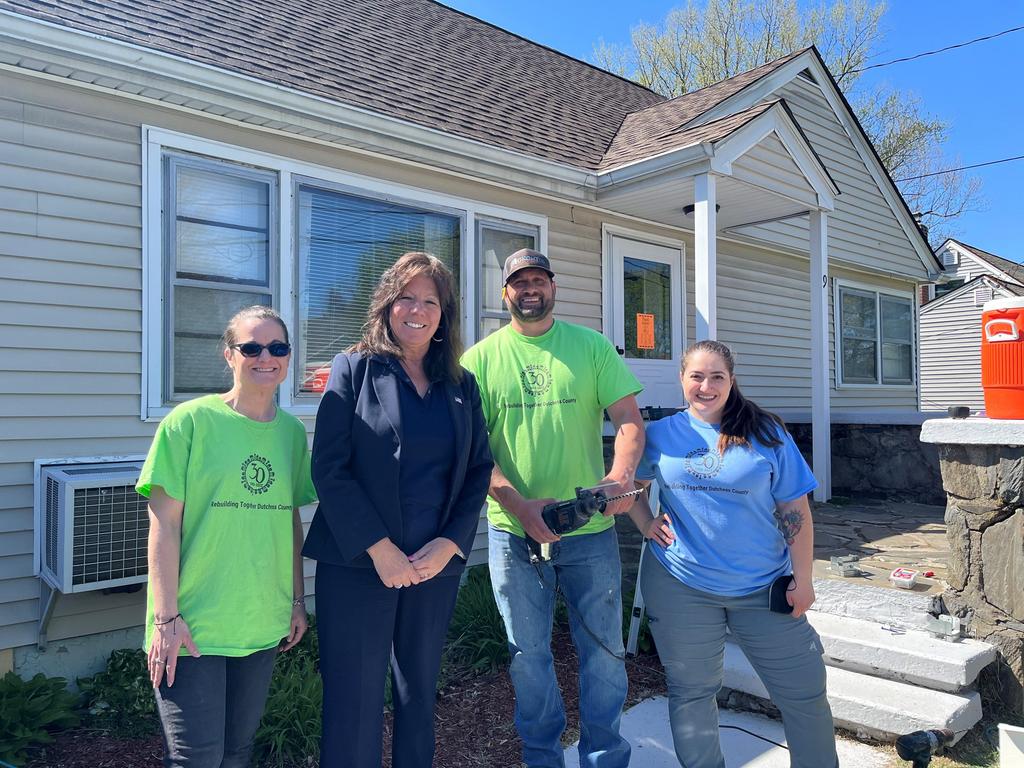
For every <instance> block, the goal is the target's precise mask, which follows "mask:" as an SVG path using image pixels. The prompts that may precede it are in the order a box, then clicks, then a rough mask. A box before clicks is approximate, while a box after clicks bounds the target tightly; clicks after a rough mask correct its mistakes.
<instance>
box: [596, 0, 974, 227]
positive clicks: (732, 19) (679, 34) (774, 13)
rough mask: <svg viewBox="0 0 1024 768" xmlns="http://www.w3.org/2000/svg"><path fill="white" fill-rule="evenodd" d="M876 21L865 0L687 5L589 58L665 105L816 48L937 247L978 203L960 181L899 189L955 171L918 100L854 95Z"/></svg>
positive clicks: (879, 12)
mask: <svg viewBox="0 0 1024 768" xmlns="http://www.w3.org/2000/svg"><path fill="white" fill-rule="evenodd" d="M884 14H885V3H883V2H869V0H833V2H832V4H831V5H825V4H824V3H823V2H822V3H821V4H818V5H813V6H806V7H803V8H801V7H799V6H798V3H797V0H706V2H705V3H703V4H702V5H697V4H695V3H694V0H688V2H687V4H686V5H685V6H684V7H681V8H677V9H675V10H672V11H670V12H669V13H668V15H667V16H666V17H665V19H664V21H663V22H662V23H660V24H657V25H655V24H647V23H641V24H638V25H636V26H635V27H633V28H632V29H631V30H630V33H631V43H630V45H628V46H621V45H611V44H608V43H605V42H604V41H603V40H602V41H600V42H599V43H598V44H597V46H595V49H594V59H595V61H596V63H597V64H598V65H599V66H601V67H604V68H605V69H608V70H610V71H612V72H615V73H617V74H620V75H623V76H625V77H629V78H631V79H633V80H635V81H636V82H638V83H640V84H641V85H645V86H647V87H648V88H651V89H652V90H654V91H657V92H658V93H661V94H664V95H665V96H669V97H673V96H680V95H682V94H684V93H689V92H690V91H693V90H696V89H698V88H703V87H705V86H708V85H712V84H713V83H717V82H719V81H721V80H724V79H726V78H728V77H732V76H733V75H737V74H739V73H741V72H745V71H746V70H749V69H753V68H754V67H757V66H759V65H761V64H764V63H766V62H769V61H773V60H775V59H778V58H780V57H782V56H785V55H787V54H789V53H791V52H793V51H796V50H799V49H800V48H805V47H808V46H810V45H815V46H817V48H818V51H819V52H820V53H821V55H822V58H823V59H824V60H825V63H826V64H827V65H828V68H829V70H830V71H831V73H832V76H833V77H834V78H835V79H836V82H837V83H838V85H839V87H840V88H841V89H842V90H843V91H844V93H845V94H846V96H847V99H848V100H849V101H850V103H851V104H852V105H853V108H854V111H855V112H856V113H857V115H858V117H859V118H860V121H861V124H862V125H863V126H864V130H865V132H866V133H867V134H868V136H869V137H870V138H871V140H872V142H873V143H874V145H875V149H876V150H877V151H878V154H879V156H880V158H881V159H882V162H883V163H884V164H885V166H886V168H887V169H888V170H889V173H890V174H891V176H892V177H893V179H896V180H897V183H898V186H899V188H900V191H901V192H902V193H903V196H904V197H905V198H906V200H907V203H908V205H909V206H910V209H911V210H912V211H915V212H920V213H921V217H922V223H924V224H925V225H926V226H928V228H929V232H930V233H931V238H932V240H933V242H941V240H942V239H944V235H945V234H946V233H947V232H948V230H949V225H948V222H950V221H952V220H953V219H956V218H957V217H958V216H960V215H961V214H962V213H964V212H965V211H967V210H971V209H972V208H975V207H976V206H977V205H978V204H979V202H980V201H979V192H980V183H979V181H978V180H977V179H976V178H967V177H965V176H963V175H962V174H961V173H949V174H941V175H936V176H926V177H925V178H915V179H911V180H907V181H901V180H902V179H908V178H909V177H920V176H922V175H924V174H929V173H932V172H934V171H937V170H942V169H945V168H949V167H955V166H957V165H959V164H960V163H959V158H953V159H950V158H946V157H945V156H944V155H943V152H942V145H943V144H944V143H945V141H946V138H947V127H948V126H947V124H946V123H944V122H943V121H942V120H939V119H938V118H936V117H934V116H932V115H929V114H928V113H927V112H925V110H924V109H923V107H922V105H921V100H920V99H919V98H918V97H917V96H915V95H914V94H912V93H907V92H902V91H899V90H897V89H895V88H892V87H890V86H888V85H881V86H878V87H876V88H874V89H867V88H864V87H862V85H861V83H860V76H861V72H862V70H863V67H864V66H865V65H866V64H867V62H868V60H869V59H870V58H871V56H872V55H873V54H874V52H875V51H876V50H877V49H878V47H879V46H880V45H881V43H882V41H883V40H884V37H885V32H884V29H883V27H882V19H883V16H884Z"/></svg>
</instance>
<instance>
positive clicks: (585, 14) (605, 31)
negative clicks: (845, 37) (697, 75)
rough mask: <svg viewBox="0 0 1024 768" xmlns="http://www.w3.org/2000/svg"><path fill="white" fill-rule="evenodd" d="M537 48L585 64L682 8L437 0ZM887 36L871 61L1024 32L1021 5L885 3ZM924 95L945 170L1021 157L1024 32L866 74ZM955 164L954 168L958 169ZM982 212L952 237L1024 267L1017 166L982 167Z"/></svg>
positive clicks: (1005, 1)
mask: <svg viewBox="0 0 1024 768" xmlns="http://www.w3.org/2000/svg"><path fill="white" fill-rule="evenodd" d="M442 2H445V3H446V4H447V5H450V6H452V7H453V8H458V9H459V10H461V11H464V12H466V13H469V14H472V15H473V16H476V17H478V18H481V19H483V20H484V21H488V22H490V23H492V24H496V25H497V26H499V27H503V28H504V29H507V30H509V31H511V32H515V33H516V34H519V35H522V36H524V37H527V38H529V39H531V40H533V41H535V42H538V43H542V44H544V45H547V46H550V47H551V48H555V49H556V50H559V51H562V52H564V53H567V54H569V55H570V56H575V57H577V58H580V59H584V60H587V61H589V60H590V59H591V57H592V53H593V48H594V44H595V43H596V42H597V41H598V39H600V38H604V39H605V40H606V41H608V42H619V43H625V42H628V40H629V29H630V27H631V26H632V25H634V24H636V23H637V22H639V21H647V22H651V23H656V22H659V21H661V20H662V19H663V18H664V17H665V14H666V13H667V12H668V11H669V10H671V9H672V8H673V7H677V6H679V5H682V4H683V2H676V3H673V2H671V1H670V0H662V1H661V2H656V1H655V0H632V1H631V2H629V1H627V2H621V3H620V2H615V3H612V2H596V3H595V2H582V0H517V2H514V3H513V2H508V1H507V0H505V1H504V2H499V1H496V0H442ZM882 23H883V26H884V27H885V29H886V31H887V34H886V37H885V39H884V41H883V43H882V45H881V46H880V49H879V50H878V51H877V55H876V57H875V58H874V59H872V62H871V63H874V62H882V61H889V60H891V59H894V58H898V57H901V56H909V55H913V54H916V53H921V52H923V51H927V50H933V49H936V48H941V47H943V46H946V45H952V44H955V43H959V42H963V41H965V40H969V39H972V38H975V37H981V36H982V35H988V34H993V33H995V32H1000V31H1002V30H1004V29H1009V28H1010V27H1016V26H1021V25H1024V0H975V1H974V2H972V3H967V4H964V3H963V2H952V1H951V0H927V1H926V0H891V2H890V3H889V10H888V11H887V12H886V15H885V17H884V18H883V21H882ZM882 81H884V82H888V83H890V84H891V85H893V86H895V87H897V88H899V89H900V90H909V91H913V92H914V93H916V94H917V95H918V96H920V97H921V99H922V101H923V103H924V109H925V111H926V112H928V113H930V114H931V115H933V116H935V117H938V118H940V119H942V120H943V121H944V122H946V123H947V124H948V125H949V140H948V142H947V143H946V145H945V152H946V154H947V156H948V159H949V161H950V165H949V166H947V167H952V166H954V165H969V164H973V163H980V162H986V161H989V160H997V159H1001V158H1004V157H1012V156H1016V155H1024V31H1021V32H1014V33H1012V34H1009V35H1004V36H1003V37H1000V38H997V39H995V40H990V41H987V42H982V43H976V44H974V45H971V46H968V47H966V48H962V49H958V50H954V51H949V52H947V53H942V54H939V55H937V56H929V57H926V58H923V59H919V60H917V61H912V62H907V63H903V64H894V65H892V66H889V67H882V68H880V69H877V70H871V71H869V72H866V73H865V74H864V78H863V82H864V83H865V84H872V83H875V82H882ZM957 160H959V161H960V162H957ZM971 173H973V174H975V175H976V176H978V178H980V179H981V182H982V190H981V196H982V198H983V200H982V204H981V207H982V208H983V210H981V211H978V212H970V213H967V214H965V215H964V216H963V217H961V218H960V219H959V220H957V222H956V223H955V224H954V228H955V230H956V234H955V236H956V237H957V238H959V239H962V240H963V241H964V242H966V243H969V244H971V245H976V246H978V247H979V248H983V249H985V250H987V251H991V252H992V253H996V254H998V255H1000V256H1003V257H1005V258H1009V259H1013V260H1015V261H1021V262H1024V233H1022V230H1021V226H1020V222H1021V219H1022V218H1024V217H1022V215H1021V210H1022V208H1024V189H1022V188H1021V187H1022V182H1024V160H1019V161H1017V162H1013V163H1004V164H1002V165H995V166H990V167H988V168H979V169H977V170H975V171H971Z"/></svg>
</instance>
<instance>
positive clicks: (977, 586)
mask: <svg viewBox="0 0 1024 768" xmlns="http://www.w3.org/2000/svg"><path fill="white" fill-rule="evenodd" d="M938 449H939V460H940V463H941V466H942V482H943V485H944V486H945V489H946V493H947V494H948V504H947V505H946V525H947V536H948V537H949V544H950V550H951V555H952V557H951V558H950V563H949V589H947V590H946V591H945V592H944V593H943V596H942V598H943V602H944V603H945V606H946V609H947V611H949V613H951V614H953V615H956V616H961V617H967V618H970V627H971V634H973V635H974V636H975V637H977V638H979V639H981V640H985V641H986V642H989V643H992V644H993V645H995V646H996V647H997V648H998V649H999V652H1000V664H999V671H998V673H997V691H996V694H997V695H998V696H999V698H1001V699H1002V700H1003V701H1004V702H1005V703H1006V704H1007V705H1008V706H1009V707H1010V708H1011V709H1012V710H1015V711H1018V712H1019V711H1021V709H1022V708H1024V448H1021V447H1011V446H999V445H947V444H940V445H938Z"/></svg>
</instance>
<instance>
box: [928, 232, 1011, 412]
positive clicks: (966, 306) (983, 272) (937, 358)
mask: <svg viewBox="0 0 1024 768" xmlns="http://www.w3.org/2000/svg"><path fill="white" fill-rule="evenodd" d="M936 256H937V257H938V259H939V261H940V262H941V263H942V282H938V283H931V284H929V285H926V286H922V287H921V298H922V299H923V300H924V301H925V302H926V303H925V304H924V305H923V306H922V307H921V308H920V310H919V323H920V330H919V332H918V335H919V337H920V345H921V346H920V352H919V354H920V358H921V363H920V365H921V410H922V411H935V410H945V409H946V408H949V407H950V406H953V405H965V406H967V407H968V408H970V409H971V411H972V412H977V411H981V410H983V409H984V408H985V396H984V393H983V392H982V389H981V308H982V305H984V304H985V302H987V301H992V300H993V299H1008V298H1015V297H1018V296H1024V265H1022V264H1018V263H1016V262H1014V261H1010V260H1009V259H1004V258H1002V257H1000V256H996V255H995V254H992V253H988V252H987V251H983V250H981V249H980V248H976V247H974V246H973V245H967V244H966V243H962V242H960V241H959V240H953V239H949V240H946V242H944V243H943V244H942V246H941V247H940V248H939V249H938V251H936Z"/></svg>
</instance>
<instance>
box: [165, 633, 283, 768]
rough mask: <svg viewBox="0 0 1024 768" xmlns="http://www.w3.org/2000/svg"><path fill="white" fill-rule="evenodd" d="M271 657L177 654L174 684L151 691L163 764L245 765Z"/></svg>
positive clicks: (200, 767)
mask: <svg viewBox="0 0 1024 768" xmlns="http://www.w3.org/2000/svg"><path fill="white" fill-rule="evenodd" d="M276 658H277V648H269V649H267V650H265V651H257V652H256V653H251V654H249V655H248V656H200V657H199V658H198V659H196V658H193V657H191V656H189V655H187V654H186V655H182V656H180V657H179V658H178V668H177V670H175V676H174V685H173V686H171V687H170V688H168V687H167V681H166V680H164V681H163V682H161V683H160V687H159V688H158V689H157V690H156V708H157V711H158V712H159V713H160V724H161V725H162V726H163V731H164V747H165V749H166V752H165V754H164V765H165V766H166V768H246V766H248V765H249V755H250V754H251V753H252V746H253V737H254V736H255V735H256V728H257V727H258V726H259V724H260V718H261V717H262V716H263V705H264V704H266V701H267V691H268V690H269V688H270V678H271V675H272V674H273V672H274V660H275V659H276Z"/></svg>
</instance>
